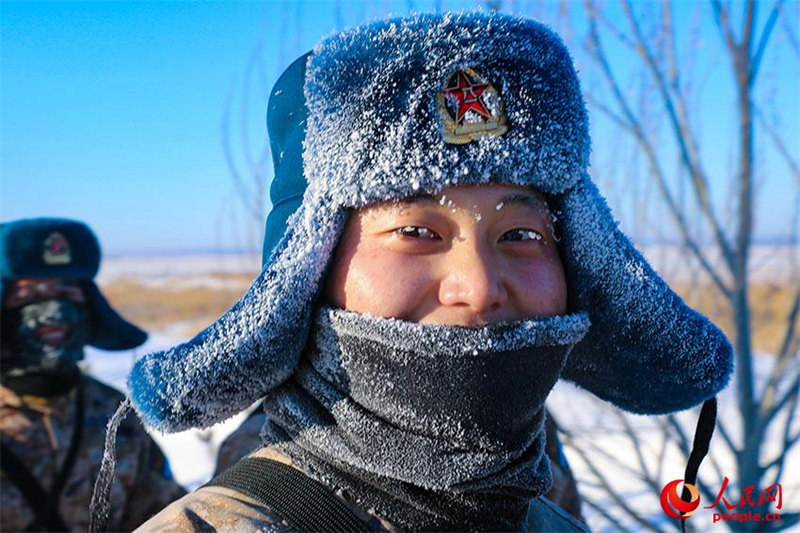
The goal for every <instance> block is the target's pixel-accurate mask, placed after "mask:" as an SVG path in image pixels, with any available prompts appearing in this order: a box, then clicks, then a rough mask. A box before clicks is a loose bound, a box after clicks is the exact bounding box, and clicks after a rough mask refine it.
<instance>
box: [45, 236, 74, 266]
mask: <svg viewBox="0 0 800 533" xmlns="http://www.w3.org/2000/svg"><path fill="white" fill-rule="evenodd" d="M42 258H43V259H44V262H45V263H47V264H48V265H66V264H68V263H70V262H72V255H71V253H70V249H69V242H68V241H67V239H66V238H65V237H64V236H63V235H62V234H60V233H59V232H57V231H55V232H53V233H51V234H50V236H49V237H47V239H45V241H44V253H43V254H42Z"/></svg>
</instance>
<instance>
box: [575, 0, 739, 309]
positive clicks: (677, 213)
mask: <svg viewBox="0 0 800 533" xmlns="http://www.w3.org/2000/svg"><path fill="white" fill-rule="evenodd" d="M584 1H585V4H586V7H587V9H588V10H589V11H590V12H593V11H594V9H595V8H594V5H593V3H592V1H591V0H584ZM589 26H590V39H591V41H592V44H593V51H594V54H593V57H594V58H595V59H596V60H597V61H598V63H599V64H600V66H601V68H602V70H603V73H604V74H605V78H606V81H607V82H608V83H609V85H610V86H611V90H612V92H613V93H614V96H615V100H616V101H617V103H618V105H619V106H620V107H621V108H622V111H623V113H624V115H625V116H624V119H622V120H624V121H625V123H626V124H627V125H628V126H627V129H629V131H631V132H632V134H633V135H634V138H635V139H636V140H637V142H638V143H639V145H640V146H641V147H642V150H643V151H644V152H645V156H646V157H647V161H648V163H649V165H650V170H651V172H652V174H653V176H654V177H655V178H656V182H657V184H658V186H659V189H660V191H661V193H662V196H663V197H664V199H665V202H666V203H667V207H668V208H669V211H670V214H671V215H672V217H673V219H674V220H675V222H676V223H677V224H678V228H679V229H680V231H681V235H682V236H683V240H684V243H685V244H686V246H687V247H688V248H689V249H690V250H691V251H692V253H693V255H694V256H695V257H696V258H697V260H698V261H699V263H700V265H701V266H702V268H703V270H704V271H705V272H706V273H707V274H708V275H709V277H710V278H711V280H712V281H713V282H714V284H715V285H716V286H717V288H718V289H719V290H720V292H721V293H722V294H723V295H724V296H725V297H726V298H730V297H731V294H732V292H731V289H730V288H729V287H728V286H727V284H726V283H725V282H724V281H723V280H722V278H721V277H720V276H719V273H718V272H717V271H716V269H715V268H714V267H713V266H712V265H711V263H710V262H709V261H708V259H706V257H705V255H704V254H703V253H702V251H701V250H700V247H699V245H698V244H697V242H695V240H694V239H693V238H692V236H691V233H690V231H689V225H688V223H687V221H686V218H685V216H684V214H683V212H682V211H681V209H680V207H679V206H678V203H677V202H676V200H675V198H674V196H673V194H672V192H671V191H670V189H669V186H668V185H667V180H666V178H665V177H664V173H663V171H662V170H661V166H660V164H659V162H658V158H657V156H656V151H655V148H654V147H653V145H652V144H651V143H650V142H649V140H648V138H647V136H646V134H645V133H644V131H643V129H642V127H641V124H640V123H639V121H638V120H637V119H636V117H635V116H634V114H633V112H632V110H631V109H630V106H629V105H628V103H627V102H626V100H625V98H624V96H623V95H622V91H621V90H620V87H619V84H618V83H617V81H616V78H615V76H614V74H613V72H612V71H611V67H610V65H609V63H608V60H607V58H606V57H605V53H604V51H603V47H602V44H601V41H600V35H599V33H598V29H597V23H596V22H595V20H594V18H593V17H590V20H589ZM614 116H616V115H614Z"/></svg>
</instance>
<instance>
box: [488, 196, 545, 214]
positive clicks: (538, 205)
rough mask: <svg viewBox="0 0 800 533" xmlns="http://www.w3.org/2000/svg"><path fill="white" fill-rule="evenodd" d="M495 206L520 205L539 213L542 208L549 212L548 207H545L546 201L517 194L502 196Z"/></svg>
mask: <svg viewBox="0 0 800 533" xmlns="http://www.w3.org/2000/svg"><path fill="white" fill-rule="evenodd" d="M497 205H520V206H523V207H527V208H529V209H533V210H536V211H540V210H541V209H542V208H544V209H545V210H547V211H548V212H549V211H550V206H549V205H547V201H546V200H544V199H542V198H540V197H539V196H535V195H533V194H526V193H519V192H517V193H511V194H508V195H506V196H503V197H502V198H501V199H500V201H499V202H498V203H497Z"/></svg>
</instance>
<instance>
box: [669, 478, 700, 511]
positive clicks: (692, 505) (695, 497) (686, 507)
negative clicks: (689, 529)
mask: <svg viewBox="0 0 800 533" xmlns="http://www.w3.org/2000/svg"><path fill="white" fill-rule="evenodd" d="M681 483H683V480H682V479H676V480H674V481H670V482H669V483H667V485H666V486H665V487H664V490H662V491H661V508H662V509H664V512H665V513H667V516H669V517H670V518H674V519H675V520H685V519H687V518H689V517H690V516H692V514H693V513H694V512H695V511H696V510H697V508H698V507H700V493H699V492H698V491H697V488H696V487H695V486H694V485H692V484H690V483H683V486H684V487H685V488H687V489H688V490H689V494H690V496H691V498H690V499H689V501H688V502H687V501H684V500H682V499H681V495H680V494H679V493H678V485H680V484H681Z"/></svg>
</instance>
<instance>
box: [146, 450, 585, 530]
mask: <svg viewBox="0 0 800 533" xmlns="http://www.w3.org/2000/svg"><path fill="white" fill-rule="evenodd" d="M249 457H253V458H262V459H271V460H273V461H277V462H280V463H284V464H288V465H290V466H293V467H294V468H298V467H297V466H295V465H293V464H292V462H291V460H290V459H289V458H287V457H286V456H284V455H281V454H280V453H279V452H277V451H276V450H275V449H273V448H269V447H266V446H265V447H262V448H260V449H258V450H257V451H255V452H253V453H252V454H250V455H249ZM330 493H331V495H333V497H335V498H337V499H339V500H340V501H342V502H343V503H344V504H345V505H346V506H347V507H348V508H349V509H350V510H351V511H352V512H353V514H354V515H355V516H356V517H357V518H358V519H360V520H361V522H363V523H364V525H365V526H366V528H367V529H368V530H369V531H398V530H397V529H396V528H395V527H393V526H392V524H391V523H389V522H388V521H387V520H385V519H383V518H381V517H379V516H377V515H376V514H375V513H374V512H371V511H368V510H366V509H364V508H362V507H360V506H359V505H358V504H357V503H355V502H353V501H351V500H349V499H347V497H346V496H345V495H343V494H341V493H339V492H336V491H330ZM198 531H241V532H281V533H284V532H293V531H297V529H295V528H293V527H292V526H291V525H290V524H289V523H287V522H286V521H285V520H284V519H283V518H282V517H281V516H280V514H278V513H277V512H276V511H275V510H274V509H272V508H270V507H269V506H267V505H265V504H264V503H262V502H260V501H259V500H257V499H254V498H252V497H250V496H247V495H244V494H242V493H240V492H238V491H236V490H233V489H230V488H225V487H218V486H204V487H201V488H199V489H198V490H196V491H195V492H193V493H191V494H188V495H186V496H184V497H183V498H181V499H180V500H178V501H176V502H174V503H172V504H171V505H170V506H169V507H167V508H166V509H164V510H163V511H161V512H160V513H158V514H157V515H156V516H154V517H153V518H151V519H150V520H148V521H147V522H145V523H144V524H142V526H141V527H140V528H139V529H137V530H136V533H178V532H181V533H184V532H185V533H190V532H191V533H194V532H198ZM523 531H545V532H550V531H559V532H570V531H575V532H586V531H588V529H586V526H585V525H584V524H583V523H581V522H578V521H577V520H575V519H574V518H573V517H571V516H569V515H568V514H566V513H565V512H564V511H563V509H561V508H560V507H558V506H556V505H555V504H553V503H552V502H550V500H548V499H547V498H536V499H534V500H531V502H530V506H529V509H528V517H527V519H526V521H525V525H524V527H523Z"/></svg>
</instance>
